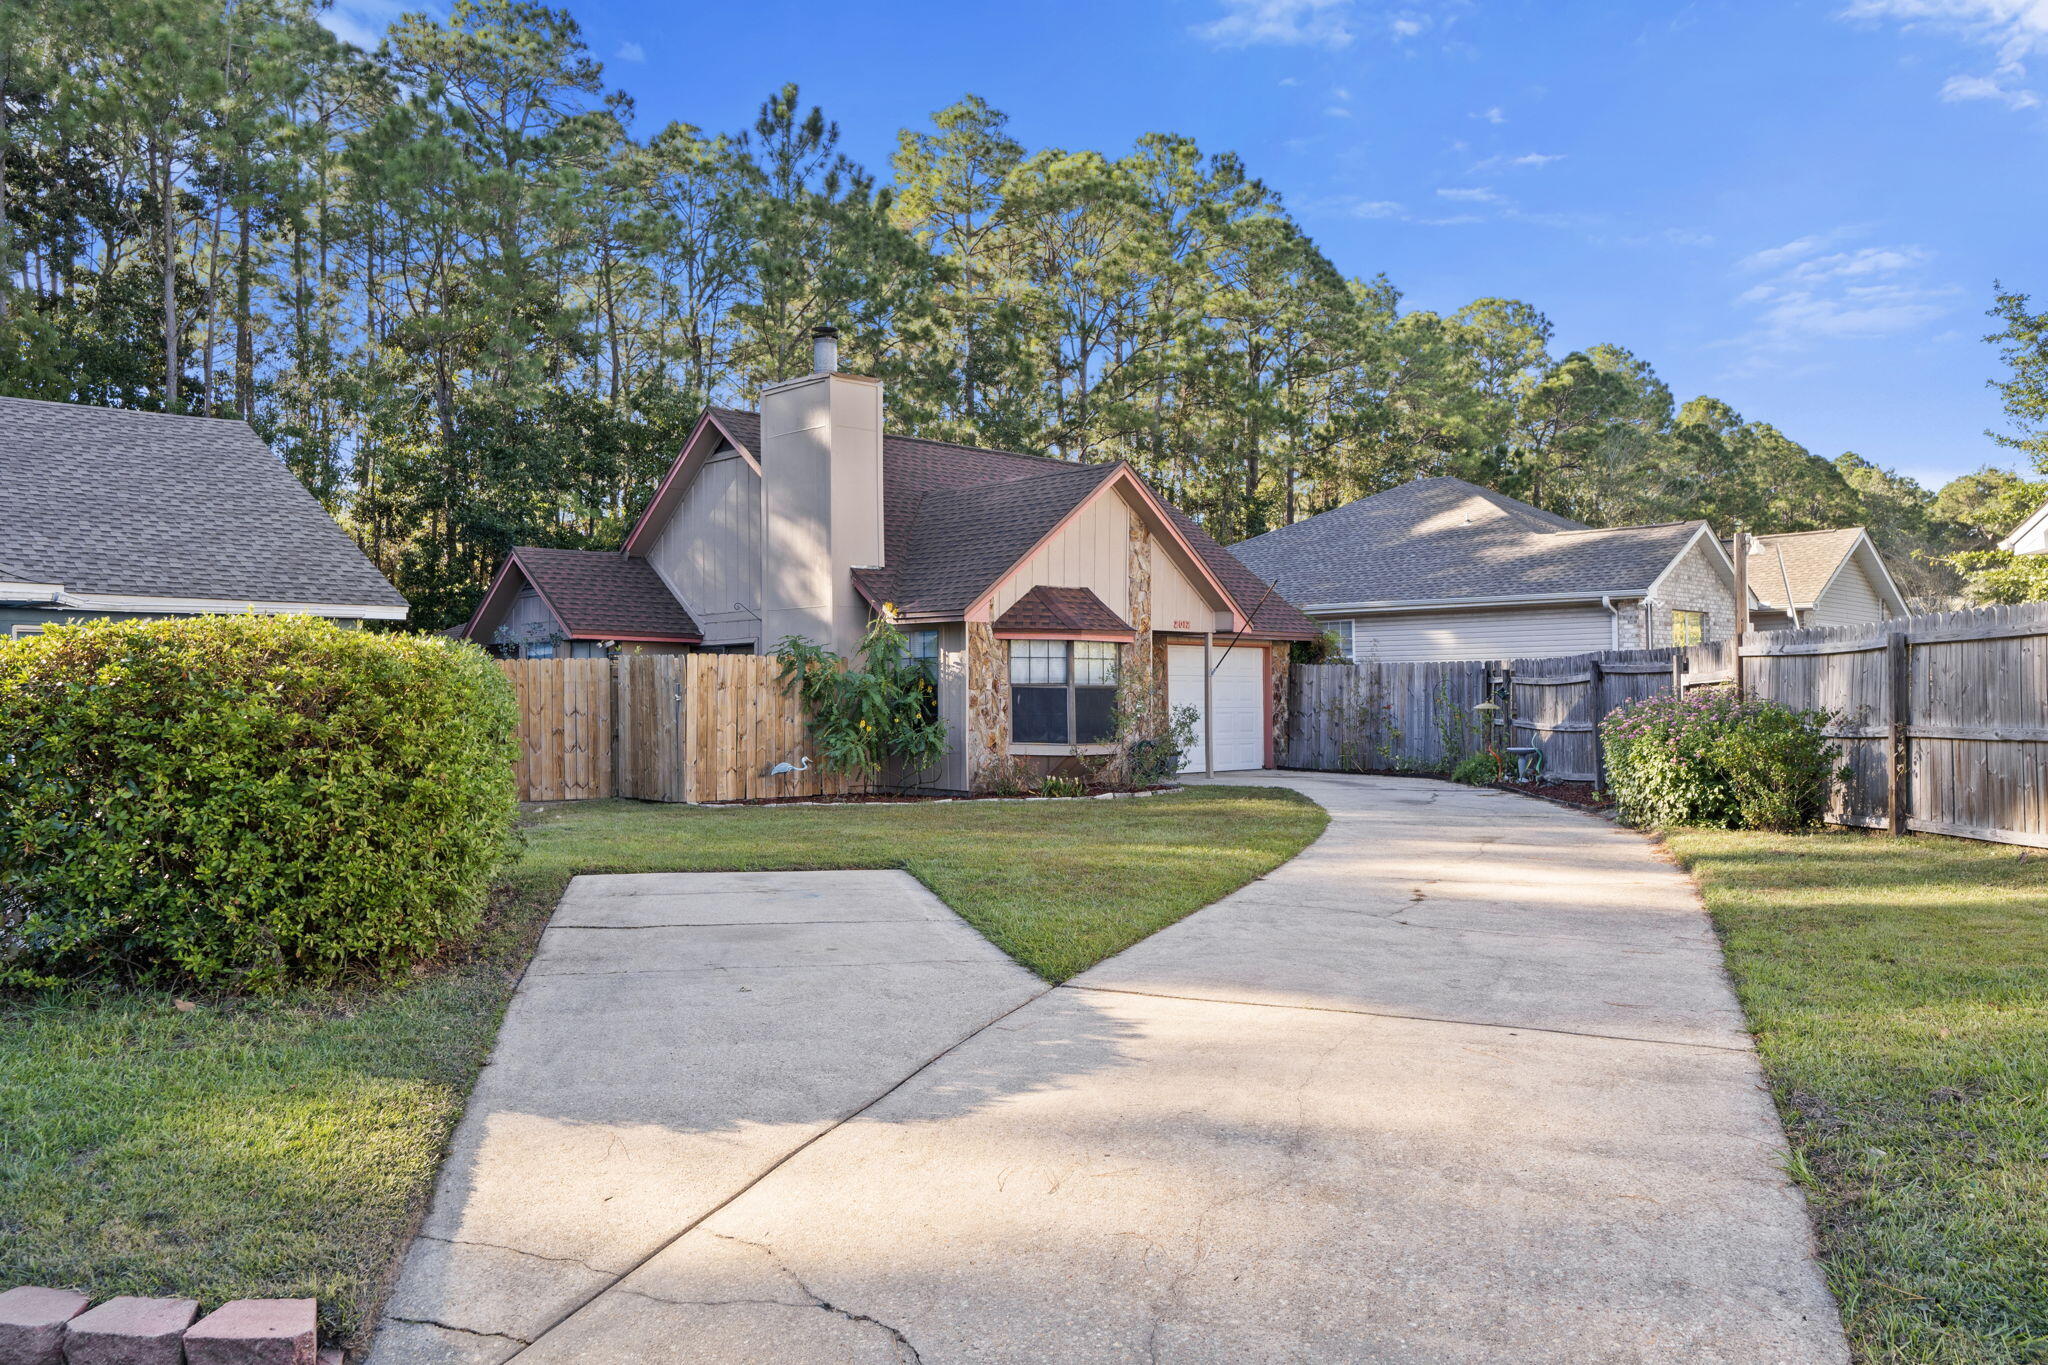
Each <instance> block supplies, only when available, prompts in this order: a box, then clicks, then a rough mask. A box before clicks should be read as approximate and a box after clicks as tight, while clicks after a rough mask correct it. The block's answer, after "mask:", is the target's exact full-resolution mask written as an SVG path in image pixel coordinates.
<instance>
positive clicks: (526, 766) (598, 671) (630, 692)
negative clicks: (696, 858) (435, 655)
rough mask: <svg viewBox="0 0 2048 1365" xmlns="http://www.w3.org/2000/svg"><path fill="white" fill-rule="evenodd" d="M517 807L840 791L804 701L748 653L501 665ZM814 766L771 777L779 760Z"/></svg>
mask: <svg viewBox="0 0 2048 1365" xmlns="http://www.w3.org/2000/svg"><path fill="white" fill-rule="evenodd" d="M499 667H500V668H502V669H503V670H504V672H505V676H506V677H507V678H509V679H510V680H511V683H512V689H513V694H514V696H515V697H516V698H517V700H518V706H519V751H518V756H517V758H516V759H515V761H514V764H513V777H514V780H515V781H516V782H517V784H518V789H519V799H520V800H522V801H589V800H595V799H598V798H600V797H607V796H623V797H627V798H630V799H633V800H639V801H676V802H681V801H688V802H712V801H757V800H763V799H766V798H770V797H791V796H799V797H800V796H829V795H842V794H845V793H847V792H850V791H853V790H855V789H856V787H857V784H856V783H854V782H853V781H852V780H850V779H848V778H844V777H832V776H828V775H827V774H825V773H824V772H822V771H820V770H819V769H818V767H817V766H816V753H815V750H814V749H813V747H812V745H811V742H810V735H809V732H808V726H807V725H806V723H805V717H804V710H803V704H802V702H801V701H799V700H798V699H797V698H796V697H794V696H791V695H790V694H789V693H788V692H786V691H785V690H784V689H783V686H782V682H781V679H780V678H779V677H778V675H777V674H778V670H777V665H776V661H775V660H774V659H773V658H771V657H768V656H766V655H757V654H639V655H628V656H626V657H624V658H620V659H506V660H501V661H500V663H499ZM807 754H808V755H810V756H811V758H812V766H811V767H810V768H809V769H808V770H807V771H803V772H796V773H784V774H780V775H778V776H774V777H771V776H769V774H768V769H770V768H772V767H773V766H775V764H777V763H782V762H788V763H799V764H800V763H801V762H802V760H803V758H804V756H805V755H807Z"/></svg>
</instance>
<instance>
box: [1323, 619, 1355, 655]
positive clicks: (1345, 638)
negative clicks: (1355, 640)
mask: <svg viewBox="0 0 2048 1365" xmlns="http://www.w3.org/2000/svg"><path fill="white" fill-rule="evenodd" d="M1357 624H1358V623H1357V622H1356V621H1352V620H1349V619H1346V620H1342V621H1325V622H1323V629H1324V630H1326V631H1328V632H1329V633H1330V634H1332V635H1334V636H1336V637H1337V657H1338V658H1340V659H1343V660H1345V661H1346V662H1351V661H1354V660H1356V659H1357V657H1358V656H1357V655H1356V654H1354V653H1352V652H1351V645H1352V636H1353V634H1354V633H1355V632H1354V628H1355V627H1356V626H1357Z"/></svg>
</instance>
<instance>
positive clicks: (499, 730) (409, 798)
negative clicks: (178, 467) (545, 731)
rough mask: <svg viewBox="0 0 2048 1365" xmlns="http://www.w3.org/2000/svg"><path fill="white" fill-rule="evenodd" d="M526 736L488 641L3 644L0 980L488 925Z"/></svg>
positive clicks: (385, 944) (48, 640)
mask: <svg viewBox="0 0 2048 1365" xmlns="http://www.w3.org/2000/svg"><path fill="white" fill-rule="evenodd" d="M515 723H516V715H515V712H514V707H513V702H512V696H511V691H510V688H509V687H508V685H507V684H506V681H505V679H504V677H503V676H502V674H501V673H500V672H499V670H498V669H497V667H496V666H495V665H494V664H493V663H492V662H491V660H490V659H488V658H487V657H486V656H485V655H484V654H483V653H482V652H481V651H480V650H478V649H476V648H475V647H473V646H470V645H466V644H458V643H455V642H453V641H448V640H442V639H438V638H432V637H423V636H408V635H393V634H373V633H368V632H362V631H353V630H345V629H342V628H341V627H339V626H336V625H334V624H333V623H331V622H327V621H321V620H315V619H312V618H305V617H255V616H214V617H198V618H193V619H189V620H168V621H129V622H94V623H88V624H83V625H77V626H66V627H61V628H58V629H53V630H50V631H48V632H47V633H45V634H43V635H40V636H36V637H32V638H30V639H27V640H23V641H20V642H18V643H15V644H12V645H9V646H8V647H6V648H4V649H0V885H4V886H6V887H7V888H8V892H7V900H6V903H5V906H4V910H0V913H4V915H5V921H4V925H0V972H4V973H6V976H5V977H4V978H0V980H12V981H13V982H16V983H20V982H23V981H30V980H36V979H46V978H52V977H80V976H106V977H116V978H123V979H142V980H168V979H174V978H176V979H189V980H193V981H196V982H198V983H201V984H203V985H206V986H210V987H215V988H223V989H235V990H252V991H267V990H274V989H277V988H279V987H282V986H284V985H286V984H288V983H291V982H294V981H305V980H326V979H333V978H335V977H337V976H340V975H342V974H345V973H349V972H353V971H368V972H371V973H384V972H389V971H390V970H393V969H395V968H397V967H400V966H402V965H404V964H406V963H409V962H413V961H416V960H418V959H419V958H422V957H424V956H426V955H427V954H429V953H431V952H433V951H434V950H435V949H436V948H438V947H439V946H441V945H442V944H443V943H445V942H447V941H448V940H449V939H451V938H454V937H457V936H460V935H462V934H465V933H467V932H469V931H471V930H472V929H474V927H475V926H476V924H477V921H478V916H479V914H480V913H481V910H482V907H483V904H484V898H485V893H486V890H487V888H488V885H489V881H490V877H491V874H492V872H493V871H494V869H495V868H496V867H497V866H498V864H499V862H500V861H501V860H502V858H503V857H504V855H505V853H506V852H507V839H508V832H509V830H510V825H511V816H512V813H513V809H514V800H513V792H512V779H511V762H512V757H513V735H514V726H515Z"/></svg>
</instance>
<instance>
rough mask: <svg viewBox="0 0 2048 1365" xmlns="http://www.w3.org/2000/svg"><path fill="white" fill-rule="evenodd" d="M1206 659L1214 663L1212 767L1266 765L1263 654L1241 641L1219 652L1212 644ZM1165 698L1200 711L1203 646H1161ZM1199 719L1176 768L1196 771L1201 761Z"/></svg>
mask: <svg viewBox="0 0 2048 1365" xmlns="http://www.w3.org/2000/svg"><path fill="white" fill-rule="evenodd" d="M1210 661H1211V662H1212V663H1214V664H1216V665H1217V668H1216V676H1215V679H1214V681H1213V682H1212V683H1211V687H1212V688H1213V693H1212V695H1213V696H1214V697H1215V699H1216V771H1217V772H1219V773H1223V772H1231V771H1234V770H1236V769H1239V768H1263V767H1265V766H1266V741H1265V733H1264V732H1265V723H1266V705H1265V698H1264V695H1263V692H1264V684H1265V672H1266V670H1265V666H1264V665H1265V662H1266V659H1265V652H1264V651H1263V650H1258V649H1246V648H1245V647H1243V646H1242V645H1240V646H1239V647H1237V648H1236V649H1233V650H1231V651H1230V652H1229V653H1228V654H1226V653H1224V652H1223V648H1222V646H1220V645H1219V646H1217V648H1216V651H1215V653H1214V654H1212V655H1211V656H1210ZM1166 699H1167V704H1168V705H1170V706H1172V707H1173V708H1174V709H1176V710H1178V709H1179V708H1181V707H1183V706H1192V707H1194V708H1195V711H1196V713H1197V714H1199V713H1200V712H1201V710H1202V647H1201V646H1200V645H1169V646H1167V649H1166ZM1203 723H1204V722H1197V723H1196V726H1195V742H1194V744H1193V745H1192V746H1191V747H1190V748H1189V749H1188V751H1187V753H1186V754H1184V755H1182V757H1181V771H1183V772H1186V771H1188V770H1190V769H1192V770H1194V771H1196V772H1200V771H1201V770H1202V767H1203V764H1204V756H1203V752H1202V742H1203V738H1204V731H1203V729H1202V725H1203Z"/></svg>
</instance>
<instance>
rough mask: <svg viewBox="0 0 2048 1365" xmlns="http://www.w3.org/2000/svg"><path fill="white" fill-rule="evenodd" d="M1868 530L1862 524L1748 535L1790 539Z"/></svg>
mask: <svg viewBox="0 0 2048 1365" xmlns="http://www.w3.org/2000/svg"><path fill="white" fill-rule="evenodd" d="M1869 530H1870V528H1869V527H1867V526H1862V525H1857V526H1822V527H1818V528H1816V529H1814V530H1811V531H1751V532H1750V535H1752V536H1754V537H1755V538H1756V539H1758V540H1790V539H1792V538H1793V537H1794V536H1838V535H1841V534H1842V533H1843V532H1845V531H1863V532H1865V533H1868V532H1869Z"/></svg>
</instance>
